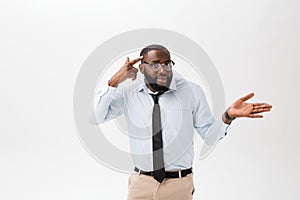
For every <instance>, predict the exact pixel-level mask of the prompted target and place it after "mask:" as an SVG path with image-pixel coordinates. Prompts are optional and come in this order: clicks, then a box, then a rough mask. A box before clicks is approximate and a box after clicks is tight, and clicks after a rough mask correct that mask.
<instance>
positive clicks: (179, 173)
mask: <svg viewBox="0 0 300 200" xmlns="http://www.w3.org/2000/svg"><path fill="white" fill-rule="evenodd" d="M178 175H179V178H181V170H179V171H178Z"/></svg>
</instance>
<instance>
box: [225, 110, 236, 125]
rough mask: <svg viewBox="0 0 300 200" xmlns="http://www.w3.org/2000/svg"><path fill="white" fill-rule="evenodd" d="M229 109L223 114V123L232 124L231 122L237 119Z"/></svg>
mask: <svg viewBox="0 0 300 200" xmlns="http://www.w3.org/2000/svg"><path fill="white" fill-rule="evenodd" d="M229 109H230V108H228V109H227V110H226V111H225V112H224V114H223V121H224V122H225V123H226V124H231V122H232V121H233V120H235V117H232V116H231V115H230V114H229V113H228V111H229Z"/></svg>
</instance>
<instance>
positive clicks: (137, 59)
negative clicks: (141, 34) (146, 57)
mask: <svg viewBox="0 0 300 200" xmlns="http://www.w3.org/2000/svg"><path fill="white" fill-rule="evenodd" d="M142 59H143V56H141V57H139V58H136V59H134V60H132V61H130V62H129V63H128V64H130V65H134V64H135V63H137V62H139V61H140V60H142Z"/></svg>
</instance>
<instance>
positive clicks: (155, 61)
mask: <svg viewBox="0 0 300 200" xmlns="http://www.w3.org/2000/svg"><path fill="white" fill-rule="evenodd" d="M169 61H170V60H166V61H164V62H163V63H166V62H169ZM150 62H153V63H159V60H152V61H150Z"/></svg>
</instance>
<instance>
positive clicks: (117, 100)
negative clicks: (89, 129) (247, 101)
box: [95, 75, 228, 171]
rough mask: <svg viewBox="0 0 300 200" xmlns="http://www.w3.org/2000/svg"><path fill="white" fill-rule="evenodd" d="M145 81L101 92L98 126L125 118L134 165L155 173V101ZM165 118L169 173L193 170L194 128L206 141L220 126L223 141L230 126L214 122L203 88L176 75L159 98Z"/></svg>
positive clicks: (98, 99) (96, 112)
mask: <svg viewBox="0 0 300 200" xmlns="http://www.w3.org/2000/svg"><path fill="white" fill-rule="evenodd" d="M149 93H150V90H148V88H147V86H146V84H145V82H144V81H143V80H139V81H136V83H135V84H133V85H131V86H130V87H123V88H122V87H118V88H114V87H109V86H106V87H104V88H102V89H101V90H100V92H99V93H98V95H96V98H97V102H98V103H97V104H96V105H95V117H96V124H101V123H104V122H106V121H108V120H111V119H114V118H116V117H118V116H119V115H121V114H124V115H125V118H126V121H127V126H128V131H129V133H128V134H129V143H130V151H131V155H132V159H133V163H134V164H135V166H136V167H138V168H139V169H141V170H144V171H152V170H153V166H152V165H153V160H152V109H153V104H154V102H153V99H152V97H151V95H149ZM159 105H160V109H161V119H162V135H163V146H164V149H163V152H164V163H165V169H166V171H173V170H182V169H187V168H190V167H192V165H193V159H194V129H196V131H197V132H198V133H199V135H200V136H201V137H202V138H203V139H205V137H206V136H207V135H208V134H210V133H209V132H210V131H209V130H210V127H212V125H213V124H216V123H218V124H221V129H222V130H221V132H222V134H221V135H220V138H219V139H221V138H222V137H224V136H225V135H226V131H227V128H228V125H227V124H225V123H223V122H221V120H215V119H214V118H213V116H212V114H211V112H210V109H209V106H208V104H207V100H206V97H205V94H204V92H203V90H202V89H201V87H200V86H199V85H197V84H195V83H192V82H189V81H186V80H185V79H184V78H182V77H179V76H175V75H173V78H172V81H171V84H170V87H169V90H168V91H167V92H165V93H164V94H162V95H160V96H159Z"/></svg>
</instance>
